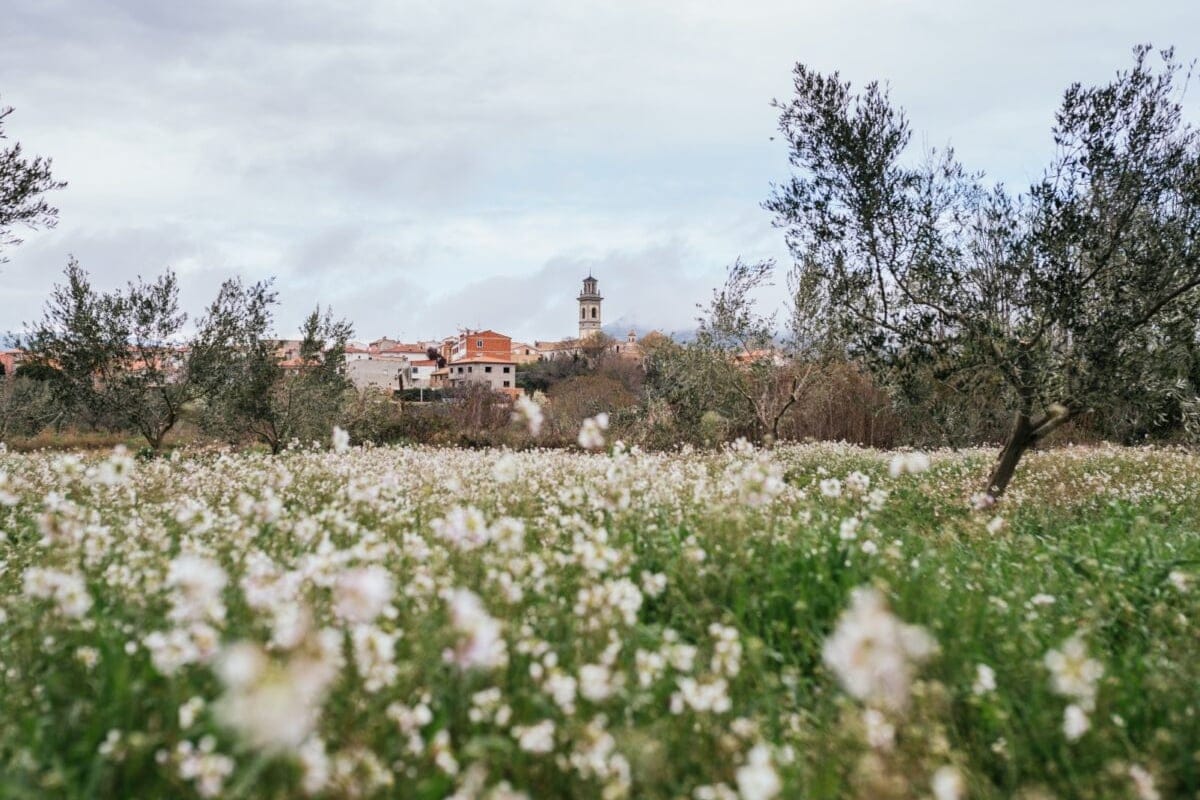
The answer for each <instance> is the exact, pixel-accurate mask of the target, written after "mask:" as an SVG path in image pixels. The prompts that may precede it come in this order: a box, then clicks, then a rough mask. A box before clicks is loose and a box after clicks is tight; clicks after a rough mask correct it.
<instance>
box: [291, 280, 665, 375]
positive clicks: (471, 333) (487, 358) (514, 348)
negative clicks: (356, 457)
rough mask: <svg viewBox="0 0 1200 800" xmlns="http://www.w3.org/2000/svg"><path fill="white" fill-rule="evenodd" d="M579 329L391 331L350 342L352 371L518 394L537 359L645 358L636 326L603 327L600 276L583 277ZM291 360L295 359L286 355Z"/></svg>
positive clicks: (295, 344)
mask: <svg viewBox="0 0 1200 800" xmlns="http://www.w3.org/2000/svg"><path fill="white" fill-rule="evenodd" d="M577 300H578V304H579V317H578V331H577V333H576V335H575V336H574V337H570V338H566V339H557V340H546V341H543V340H536V339H535V340H533V341H531V342H522V341H518V340H516V339H513V338H512V337H511V336H508V335H506V334H503V333H500V332H498V331H495V330H492V329H484V330H471V329H463V330H460V331H459V332H458V333H457V334H456V335H454V336H447V337H444V338H441V339H432V340H424V341H415V342H402V341H397V340H395V339H390V338H387V337H382V338H379V339H375V340H374V341H371V342H367V343H353V344H351V345H349V346H348V347H347V348H346V376H347V377H348V378H349V379H350V381H351V382H352V383H353V384H354V386H355V387H356V388H358V389H359V390H364V389H372V388H374V389H380V390H385V391H386V390H391V391H394V392H399V391H403V390H407V389H453V388H459V387H464V386H467V385H469V384H484V385H487V386H489V387H490V388H492V389H493V390H495V391H497V392H500V393H503V394H507V395H510V396H516V395H519V394H520V393H521V390H520V389H519V388H518V387H517V382H516V372H517V367H518V366H519V365H522V364H530V363H533V362H536V361H548V360H551V359H556V358H573V357H576V356H580V355H583V354H584V352H585V350H588V349H591V348H595V347H600V348H602V349H603V350H604V351H606V352H609V353H611V354H613V355H616V356H619V357H620V358H623V359H628V360H630V361H641V359H642V358H643V355H644V354H643V350H642V345H641V343H640V342H639V340H638V337H637V333H636V331H634V330H630V331H629V332H628V334H626V336H625V337H624V338H623V339H610V338H608V337H606V336H605V335H604V333H603V319H604V317H603V310H602V308H603V302H604V297H603V296H601V294H600V289H599V281H598V280H597V279H596V278H594V277H593V276H591V275H590V274H589V275H588V276H587V277H586V278H584V279H583V288H582V290H581V291H580V293H579V296H578V298H577ZM299 346H300V342H299V340H295V341H288V342H285V343H283V348H284V349H285V351H286V353H285V358H287V359H289V360H290V359H295V358H298V353H299ZM284 363H285V366H286V365H287V364H288V363H289V362H288V361H285V362H284Z"/></svg>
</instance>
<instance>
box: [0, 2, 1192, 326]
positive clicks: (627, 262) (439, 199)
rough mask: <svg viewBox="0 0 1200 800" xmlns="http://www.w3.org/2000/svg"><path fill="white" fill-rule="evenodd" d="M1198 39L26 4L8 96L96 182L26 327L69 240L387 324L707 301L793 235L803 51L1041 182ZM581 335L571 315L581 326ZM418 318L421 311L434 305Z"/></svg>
mask: <svg viewBox="0 0 1200 800" xmlns="http://www.w3.org/2000/svg"><path fill="white" fill-rule="evenodd" d="M1147 40H1150V41H1154V42H1156V43H1158V44H1167V43H1174V44H1176V45H1178V47H1179V49H1180V52H1181V54H1182V56H1183V57H1184V58H1185V59H1186V58H1192V57H1196V56H1200V6H1197V5H1196V4H1194V3H1191V2H1188V1H1187V0H1158V1H1154V0H1152V1H1151V2H1144V3H1141V4H1139V5H1138V7H1137V8H1136V9H1133V8H1131V7H1130V6H1129V5H1128V4H1127V3H1125V2H1120V1H1119V0H1099V1H1098V2H1090V1H1086V0H1072V1H1071V2H1062V3H1053V4H1047V3H1044V2H1034V0H1016V2H1012V3H987V4H983V3H963V2H956V1H955V0H913V1H906V2H899V1H898V0H887V1H885V2H880V1H879V0H848V1H847V2H840V3H830V2H817V1H816V0H809V1H808V2H796V1H795V0H770V1H758V2H753V1H750V0H747V2H741V3H736V4H731V3H717V2H711V1H710V0H640V1H639V2H611V0H609V1H608V2H601V1H600V0H577V1H574V2H569V3H567V2H555V1H553V0H537V1H534V0H524V1H523V2H515V3H494V2H486V1H484V0H479V1H478V2H472V3H469V4H464V3H460V4H445V3H439V2H436V1H435V0H410V1H408V2H404V3H395V2H393V0H375V2H364V3H354V4H343V3H333V2H314V1H313V0H289V1H288V2H284V1H283V0H268V1H267V2H258V3H244V2H235V1H234V0H218V1H217V2H212V3H192V4H178V3H175V4H172V3H162V2H158V0H114V1H113V2H106V3H92V2H88V1H87V0H47V2H43V3H30V4H23V5H22V7H18V8H16V9H12V10H9V11H6V19H5V25H4V26H3V27H2V28H0V76H3V77H2V78H0V99H2V100H3V101H4V102H5V103H6V104H11V105H13V106H15V107H16V108H17V112H16V114H14V115H13V116H12V117H11V118H10V120H9V124H8V130H9V133H10V134H11V135H12V137H13V138H15V139H17V140H19V141H22V142H23V143H24V144H25V145H26V147H27V148H28V149H29V150H30V151H31V152H36V153H44V154H47V155H50V156H53V158H54V160H55V167H56V173H57V175H58V176H59V177H61V178H63V179H66V180H68V181H70V184H71V185H70V187H69V188H68V189H67V190H65V191H64V192H61V193H59V194H58V195H57V196H56V197H55V201H56V202H57V204H58V205H59V206H60V207H61V209H62V214H61V222H60V226H59V228H58V229H57V230H55V231H47V232H41V233H34V234H31V235H29V236H28V237H27V243H26V244H25V245H24V246H23V247H21V248H18V249H16V250H12V251H11V252H9V253H8V255H9V256H10V258H11V263H10V264H8V265H6V266H5V267H4V272H3V274H2V275H0V281H3V283H2V284H0V330H3V329H6V328H10V327H14V326H15V325H16V324H19V322H20V321H22V320H27V319H29V318H30V317H31V316H33V314H31V313H30V312H31V306H32V309H34V310H36V307H37V306H38V305H40V300H41V298H44V297H45V295H46V293H47V292H48V290H49V288H50V286H51V284H52V283H53V281H54V280H55V278H56V276H57V275H58V274H60V272H61V267H62V266H63V264H65V262H66V258H67V254H68V253H70V252H73V253H75V255H76V256H78V257H79V259H80V260H81V262H82V263H83V265H84V266H85V267H87V268H89V269H91V270H92V271H93V273H94V274H95V275H96V276H97V279H98V282H99V283H106V282H108V283H118V282H120V281H121V280H123V279H124V278H125V277H128V276H129V275H131V274H133V273H136V272H142V273H147V274H149V273H153V272H155V271H157V270H159V269H161V268H162V267H164V266H167V265H174V266H175V267H176V268H178V269H179V270H180V271H181V273H182V274H183V275H184V277H185V281H184V285H185V288H187V289H188V290H189V291H191V292H193V293H195V294H196V296H195V297H189V298H187V299H188V305H189V306H190V307H192V308H195V309H198V308H199V307H200V306H201V305H202V304H203V303H204V302H205V300H207V299H208V297H207V293H210V292H211V289H212V288H215V286H216V285H217V283H219V280H220V279H221V278H223V277H225V276H227V275H229V274H231V273H239V274H242V275H243V276H244V277H246V278H249V279H257V278H260V277H264V276H266V275H277V276H278V278H279V287H280V292H281V297H282V299H283V301H284V303H285V305H284V308H283V309H282V310H281V313H280V323H281V327H283V328H285V329H290V328H294V327H295V325H296V324H297V323H298V322H299V320H300V318H301V317H302V316H303V314H304V313H305V312H306V311H307V310H308V309H309V308H310V307H311V305H312V304H313V303H314V302H318V301H319V302H322V303H328V304H332V305H333V306H334V310H335V312H337V313H339V314H342V315H345V316H348V317H350V318H351V319H353V320H354V321H355V322H356V323H357V325H358V328H359V331H360V333H361V334H362V335H363V336H367V337H370V336H374V335H380V334H383V333H392V334H396V333H400V332H404V333H405V334H406V335H409V334H411V335H421V336H425V335H434V334H440V333H448V332H450V331H452V330H453V327H454V326H455V325H457V324H471V325H474V324H482V325H487V326H489V327H498V328H504V327H506V326H507V327H508V328H510V329H511V332H512V333H513V334H514V335H520V336H527V337H529V336H534V335H536V336H555V335H563V334H565V333H569V332H570V328H571V325H572V324H573V305H572V302H573V301H572V300H571V298H572V297H573V295H574V293H575V292H576V291H577V289H578V281H579V279H580V278H581V277H582V275H580V274H577V273H579V270H580V269H584V268H591V269H593V270H594V271H595V274H596V275H597V277H599V278H600V279H601V281H602V286H604V287H605V289H606V293H607V296H608V297H609V298H610V299H609V301H607V302H606V306H607V308H606V312H607V313H609V314H610V319H611V318H613V317H612V316H611V315H618V316H628V317H629V318H630V319H631V321H636V322H637V323H638V324H639V325H641V326H645V327H662V328H667V329H671V328H675V327H687V326H690V322H691V319H692V317H693V316H694V308H693V306H694V304H695V303H696V302H701V301H703V300H704V299H705V298H706V297H707V295H708V291H709V289H710V288H711V286H712V285H713V284H714V283H715V282H716V281H717V280H719V279H720V275H721V267H722V266H723V265H724V264H726V263H728V262H729V261H731V260H732V259H733V258H735V257H736V256H738V255H742V256H744V257H746V258H760V257H766V256H774V257H776V258H780V259H781V260H782V259H784V258H785V257H786V253H785V252H784V248H783V246H782V241H781V237H780V236H779V234H778V232H777V231H775V230H773V229H772V228H771V224H770V218H769V215H768V214H767V212H765V211H763V210H761V209H760V208H759V206H758V204H759V203H760V202H761V201H762V200H763V199H764V198H765V197H766V196H767V194H768V193H769V184H770V183H771V182H772V181H779V180H783V179H784V178H785V177H786V175H787V170H788V168H787V163H786V157H785V153H784V152H783V150H782V147H781V145H780V143H778V142H772V141H771V139H770V137H771V136H772V135H773V133H774V130H775V122H776V114H775V112H774V111H773V110H772V109H771V108H770V106H769V101H770V100H771V98H773V97H779V98H781V99H783V98H786V97H787V95H788V93H789V90H790V71H791V67H792V65H793V64H794V63H795V62H796V61H798V60H802V61H805V62H806V63H809V64H811V65H813V66H814V67H816V68H818V69H823V70H834V69H837V70H841V72H842V73H843V75H844V76H845V77H846V78H848V79H850V80H853V81H855V82H856V83H861V82H863V81H865V80H869V79H872V78H878V79H881V80H885V81H889V82H890V83H891V86H892V91H893V95H894V97H895V99H896V100H897V101H898V102H899V103H900V104H902V105H904V106H905V107H906V108H907V109H908V111H909V114H910V117H911V119H912V122H913V126H914V129H915V130H916V131H917V132H918V137H923V138H924V140H925V141H928V142H930V143H933V144H942V143H945V142H946V141H951V142H952V143H953V144H954V145H955V146H956V148H957V149H958V151H959V153H960V155H961V156H962V158H963V159H964V160H965V161H966V162H967V163H968V165H969V166H971V167H973V168H976V167H977V168H984V169H987V170H988V171H989V172H990V174H992V175H993V176H995V177H997V178H999V179H1003V180H1005V181H1007V182H1010V183H1014V184H1018V185H1019V184H1021V183H1023V182H1025V181H1027V180H1028V179H1030V178H1032V177H1034V176H1035V175H1036V174H1037V171H1038V169H1039V168H1040V166H1041V164H1042V163H1044V161H1045V160H1046V157H1047V156H1048V154H1049V152H1050V143H1049V124H1050V120H1051V115H1052V112H1053V109H1054V107H1055V105H1056V104H1057V100H1058V98H1059V96H1060V94H1061V91H1062V89H1063V88H1064V87H1065V86H1066V85H1067V84H1068V83H1069V82H1071V81H1073V80H1083V81H1097V80H1103V79H1104V78H1105V77H1106V76H1108V75H1109V74H1111V73H1112V71H1114V70H1115V69H1117V68H1119V67H1122V66H1124V65H1125V64H1127V63H1128V61H1129V50H1130V47H1131V46H1132V45H1133V44H1134V43H1136V42H1140V41H1147ZM564 327H565V328H566V330H563V328H564ZM410 328H411V329H412V330H410Z"/></svg>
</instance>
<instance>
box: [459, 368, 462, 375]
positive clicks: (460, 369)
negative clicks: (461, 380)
mask: <svg viewBox="0 0 1200 800" xmlns="http://www.w3.org/2000/svg"><path fill="white" fill-rule="evenodd" d="M458 374H459V375H462V367H459V368H458Z"/></svg>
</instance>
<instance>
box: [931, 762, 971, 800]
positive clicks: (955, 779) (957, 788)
mask: <svg viewBox="0 0 1200 800" xmlns="http://www.w3.org/2000/svg"><path fill="white" fill-rule="evenodd" d="M931 784H932V788H933V796H934V798H935V800H961V799H962V798H963V797H964V796H965V795H966V793H967V783H966V781H964V780H963V776H962V773H961V772H959V771H958V769H957V768H955V767H952V766H949V765H946V766H944V767H938V768H937V771H936V772H934V773H933V780H932V781H931Z"/></svg>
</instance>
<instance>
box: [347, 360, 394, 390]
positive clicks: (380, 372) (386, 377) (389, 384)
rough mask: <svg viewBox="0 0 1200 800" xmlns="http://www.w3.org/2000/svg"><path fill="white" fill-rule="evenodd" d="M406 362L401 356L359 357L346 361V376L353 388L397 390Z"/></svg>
mask: <svg viewBox="0 0 1200 800" xmlns="http://www.w3.org/2000/svg"><path fill="white" fill-rule="evenodd" d="M407 364H408V362H407V361H405V360H404V359H402V358H376V357H372V358H360V359H355V360H353V361H347V362H346V377H347V378H348V379H349V380H350V382H351V383H352V384H354V388H356V389H359V390H362V389H380V390H382V391H389V392H392V391H399V390H400V389H404V388H407V386H406V385H402V384H401V381H402V379H403V377H404V369H405V367H406V366H407Z"/></svg>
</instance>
